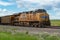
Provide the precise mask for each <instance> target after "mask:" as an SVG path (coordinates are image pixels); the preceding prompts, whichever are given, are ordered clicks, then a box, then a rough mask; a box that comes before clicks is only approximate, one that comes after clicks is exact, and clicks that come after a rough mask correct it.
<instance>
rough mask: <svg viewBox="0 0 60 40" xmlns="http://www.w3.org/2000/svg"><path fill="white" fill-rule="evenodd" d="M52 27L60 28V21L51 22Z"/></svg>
mask: <svg viewBox="0 0 60 40" xmlns="http://www.w3.org/2000/svg"><path fill="white" fill-rule="evenodd" d="M51 25H52V26H60V20H51Z"/></svg>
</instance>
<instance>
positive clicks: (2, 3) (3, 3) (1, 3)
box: [0, 1, 13, 6]
mask: <svg viewBox="0 0 60 40" xmlns="http://www.w3.org/2000/svg"><path fill="white" fill-rule="evenodd" d="M0 5H3V6H8V5H13V3H10V2H3V1H0Z"/></svg>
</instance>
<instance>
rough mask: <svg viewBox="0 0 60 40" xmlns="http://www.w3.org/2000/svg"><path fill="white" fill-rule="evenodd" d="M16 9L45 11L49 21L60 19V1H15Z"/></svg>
mask: <svg viewBox="0 0 60 40" xmlns="http://www.w3.org/2000/svg"><path fill="white" fill-rule="evenodd" d="M16 3H17V7H18V8H24V9H25V10H26V9H28V10H34V9H46V10H47V11H48V14H49V15H50V19H60V18H59V17H60V0H16Z"/></svg>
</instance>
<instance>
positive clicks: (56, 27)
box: [46, 26, 60, 29]
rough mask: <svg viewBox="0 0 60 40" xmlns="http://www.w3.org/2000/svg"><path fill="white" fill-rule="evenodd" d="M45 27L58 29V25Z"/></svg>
mask: <svg viewBox="0 0 60 40" xmlns="http://www.w3.org/2000/svg"><path fill="white" fill-rule="evenodd" d="M46 28H53V29H60V26H47V27H46Z"/></svg>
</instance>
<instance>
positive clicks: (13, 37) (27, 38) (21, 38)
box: [0, 32, 37, 40]
mask: <svg viewBox="0 0 60 40" xmlns="http://www.w3.org/2000/svg"><path fill="white" fill-rule="evenodd" d="M0 40H37V38H36V37H35V36H31V35H28V34H23V33H16V34H11V33H8V32H0Z"/></svg>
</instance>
